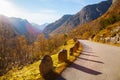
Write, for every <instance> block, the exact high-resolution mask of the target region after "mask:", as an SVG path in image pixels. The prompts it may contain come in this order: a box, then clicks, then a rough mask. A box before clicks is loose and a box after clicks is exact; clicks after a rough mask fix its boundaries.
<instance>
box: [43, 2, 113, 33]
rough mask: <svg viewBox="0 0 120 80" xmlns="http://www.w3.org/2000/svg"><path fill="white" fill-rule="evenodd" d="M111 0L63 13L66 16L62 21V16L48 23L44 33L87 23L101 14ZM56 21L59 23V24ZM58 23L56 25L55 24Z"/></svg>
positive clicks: (65, 29) (65, 30)
mask: <svg viewBox="0 0 120 80" xmlns="http://www.w3.org/2000/svg"><path fill="white" fill-rule="evenodd" d="M111 4H112V0H108V1H102V2H100V3H98V4H93V5H88V6H85V7H84V8H83V9H82V10H81V11H80V12H78V13H77V14H75V15H65V16H67V18H65V20H64V21H63V20H62V19H64V17H62V18H61V19H59V20H57V21H56V22H54V23H51V24H49V25H48V26H47V27H46V28H45V30H44V33H45V35H49V34H58V33H66V32H68V31H70V30H72V29H73V28H75V27H77V26H78V25H82V24H85V23H88V22H90V21H92V20H95V19H97V18H98V17H100V16H101V15H103V14H104V13H105V12H106V11H107V10H108V9H109V7H110V6H111ZM58 23H61V24H60V25H59V24H58ZM56 24H58V25H56Z"/></svg>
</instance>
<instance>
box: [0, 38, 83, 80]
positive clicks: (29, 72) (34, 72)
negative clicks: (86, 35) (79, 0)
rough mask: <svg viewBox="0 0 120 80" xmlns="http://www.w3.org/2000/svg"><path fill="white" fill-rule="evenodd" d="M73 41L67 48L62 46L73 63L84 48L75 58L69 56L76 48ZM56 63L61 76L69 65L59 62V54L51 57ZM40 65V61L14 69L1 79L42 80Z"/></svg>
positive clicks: (0, 78)
mask: <svg viewBox="0 0 120 80" xmlns="http://www.w3.org/2000/svg"><path fill="white" fill-rule="evenodd" d="M74 44H75V43H74V42H73V40H69V41H68V42H67V45H66V46H61V47H60V48H61V49H66V50H67V51H68V60H69V61H70V62H73V61H74V60H75V59H76V57H77V56H79V55H80V52H81V50H82V48H81V47H80V48H79V50H78V51H77V52H76V53H74V56H70V55H69V49H70V48H71V47H73V46H74ZM51 57H52V59H53V63H54V67H55V68H54V70H55V72H56V73H58V74H60V73H61V72H62V71H63V70H64V69H65V68H66V67H67V65H68V64H67V63H59V61H58V53H56V54H54V55H52V56H51ZM39 65H40V61H37V62H34V63H33V64H30V65H28V66H25V67H23V69H21V70H18V69H17V68H14V69H12V70H11V71H9V72H8V73H7V74H5V75H4V76H1V77H0V80H42V77H41V76H40V73H39Z"/></svg>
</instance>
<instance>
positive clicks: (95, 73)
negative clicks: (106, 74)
mask: <svg viewBox="0 0 120 80" xmlns="http://www.w3.org/2000/svg"><path fill="white" fill-rule="evenodd" d="M69 67H72V68H75V69H77V70H80V71H82V72H85V73H88V74H91V75H100V74H102V73H101V72H99V71H95V70H93V69H90V68H87V67H84V66H81V65H78V64H76V63H72V64H71V66H69Z"/></svg>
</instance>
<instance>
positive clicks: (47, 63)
mask: <svg viewBox="0 0 120 80" xmlns="http://www.w3.org/2000/svg"><path fill="white" fill-rule="evenodd" d="M52 69H53V61H52V58H51V57H50V56H49V55H45V56H44V57H43V59H42V61H41V64H40V65H39V70H40V74H41V75H42V76H45V75H46V74H48V73H49V72H51V71H52Z"/></svg>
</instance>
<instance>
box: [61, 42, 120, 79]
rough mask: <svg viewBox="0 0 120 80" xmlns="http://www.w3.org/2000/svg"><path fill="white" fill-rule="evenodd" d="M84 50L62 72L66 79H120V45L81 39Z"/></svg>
mask: <svg viewBox="0 0 120 80" xmlns="http://www.w3.org/2000/svg"><path fill="white" fill-rule="evenodd" d="M80 42H81V44H82V45H83V51H82V53H81V55H80V56H79V57H78V58H77V60H76V61H75V62H74V63H73V64H72V65H71V66H69V67H68V68H66V69H65V70H64V71H63V72H62V74H61V75H62V77H63V78H64V80H120V47H116V46H110V45H105V44H99V43H95V42H90V41H87V40H80Z"/></svg>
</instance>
